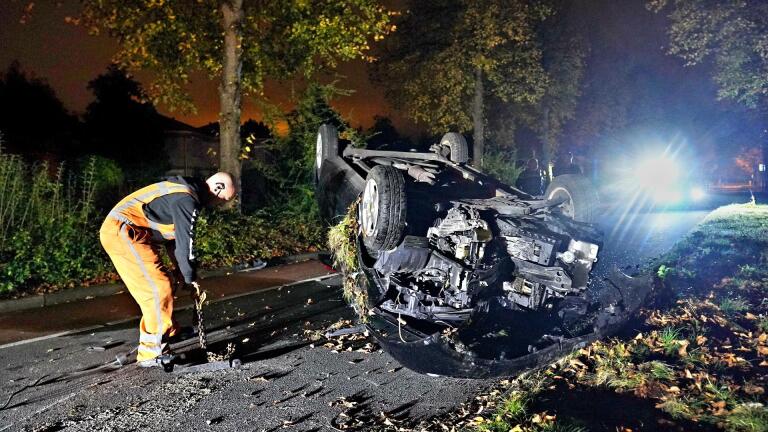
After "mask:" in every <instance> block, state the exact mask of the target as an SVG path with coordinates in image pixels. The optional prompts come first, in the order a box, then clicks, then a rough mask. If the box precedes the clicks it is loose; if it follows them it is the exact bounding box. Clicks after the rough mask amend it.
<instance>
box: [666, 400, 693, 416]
mask: <svg viewBox="0 0 768 432" xmlns="http://www.w3.org/2000/svg"><path fill="white" fill-rule="evenodd" d="M659 408H661V410H662V411H664V412H665V413H667V414H669V415H670V416H671V417H672V418H673V419H687V418H690V417H691V416H692V415H693V413H694V411H693V409H692V408H691V407H690V406H689V405H688V404H687V403H686V402H685V401H684V400H683V399H680V398H677V397H671V398H669V399H667V400H666V401H664V402H663V403H662V404H661V405H660V406H659Z"/></svg>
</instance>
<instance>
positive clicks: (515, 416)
mask: <svg viewBox="0 0 768 432" xmlns="http://www.w3.org/2000/svg"><path fill="white" fill-rule="evenodd" d="M529 402H530V399H529V396H528V395H527V394H525V393H524V392H521V391H514V392H512V393H510V394H509V395H508V396H507V397H506V398H505V399H504V400H503V401H502V402H501V404H500V405H499V407H498V408H497V409H496V411H495V412H494V414H493V416H492V417H491V419H490V420H489V421H487V422H484V423H482V424H480V425H479V426H478V430H480V431H482V432H506V431H508V430H510V429H512V428H513V427H514V426H515V425H517V424H520V423H522V422H524V421H525V419H526V416H527V414H528V403H529Z"/></svg>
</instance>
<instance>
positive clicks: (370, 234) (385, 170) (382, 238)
mask: <svg viewBox="0 0 768 432" xmlns="http://www.w3.org/2000/svg"><path fill="white" fill-rule="evenodd" d="M358 211H359V212H360V215H359V219H358V220H359V221H360V226H361V229H362V233H363V243H364V244H365V247H366V248H367V249H368V250H371V251H376V252H378V251H382V250H391V249H394V248H395V247H397V245H398V244H399V243H400V240H401V239H402V238H403V234H404V233H405V214H406V196H405V178H403V173H402V172H400V170H398V169H397V168H394V167H391V166H383V165H378V166H375V167H373V169H371V171H370V172H369V173H368V176H367V177H366V179H365V188H364V189H363V193H362V198H361V201H360V207H359V210H358Z"/></svg>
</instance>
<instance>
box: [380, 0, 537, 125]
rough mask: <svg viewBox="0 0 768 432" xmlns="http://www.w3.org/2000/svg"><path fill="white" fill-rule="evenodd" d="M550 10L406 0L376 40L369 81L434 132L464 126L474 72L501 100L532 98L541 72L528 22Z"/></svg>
mask: <svg viewBox="0 0 768 432" xmlns="http://www.w3.org/2000/svg"><path fill="white" fill-rule="evenodd" d="M550 14H551V8H550V7H548V6H547V5H545V4H544V3H542V2H531V1H523V0H514V1H498V0H471V1H470V0H436V1H414V2H411V4H410V10H408V11H407V12H406V13H404V14H403V16H402V19H401V20H400V22H399V23H398V29H399V30H398V32H396V33H395V34H393V35H392V36H391V37H389V38H387V40H385V42H384V48H383V54H382V55H381V58H380V59H379V60H378V61H377V62H376V65H375V70H374V78H375V79H376V80H377V81H380V82H381V83H382V84H383V85H384V86H385V87H386V88H387V95H388V97H389V98H390V99H391V100H393V101H394V102H395V104H396V105H398V106H400V107H402V108H404V109H405V110H406V111H407V113H408V114H409V116H410V117H412V118H413V119H414V120H416V121H417V122H419V123H423V124H424V125H426V126H427V128H428V129H429V130H430V131H431V132H434V133H439V132H444V131H446V130H449V129H454V130H460V131H467V130H469V129H471V128H472V126H473V123H472V120H473V119H472V117H471V104H472V98H473V93H474V91H475V77H476V72H477V71H478V69H479V70H480V71H481V72H482V75H483V76H484V77H485V80H486V81H487V86H488V88H487V91H488V92H489V93H490V94H491V95H494V96H496V97H498V98H499V99H501V100H502V101H505V102H518V103H524V102H535V101H537V100H539V99H540V98H541V97H542V96H543V95H544V93H545V91H546V87H547V84H548V82H549V81H548V77H547V74H546V73H545V70H544V67H543V65H542V50H541V47H540V43H539V41H538V39H537V37H536V31H535V29H536V26H537V25H539V24H540V23H541V22H542V21H543V20H544V19H545V18H546V17H547V16H549V15H550Z"/></svg>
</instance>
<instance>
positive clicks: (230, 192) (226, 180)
mask: <svg viewBox="0 0 768 432" xmlns="http://www.w3.org/2000/svg"><path fill="white" fill-rule="evenodd" d="M205 183H206V184H207V185H208V189H209V190H210V191H211V194H212V195H213V196H215V197H216V198H218V199H220V200H222V201H229V200H231V199H232V198H234V197H235V196H236V195H237V190H235V182H234V180H233V179H232V175H230V174H229V173H226V172H217V173H216V174H214V175H212V176H210V177H208V179H206V180H205Z"/></svg>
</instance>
